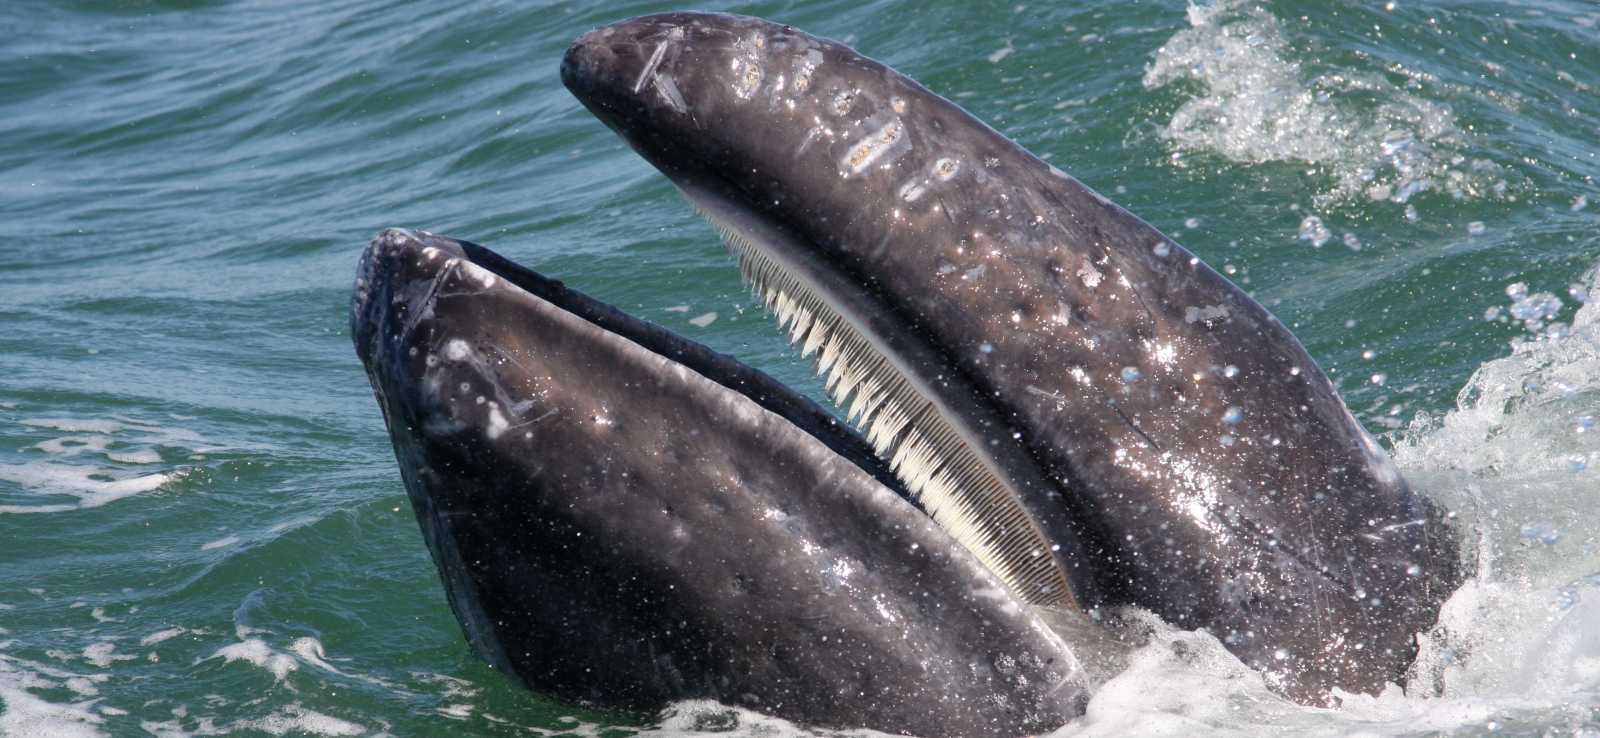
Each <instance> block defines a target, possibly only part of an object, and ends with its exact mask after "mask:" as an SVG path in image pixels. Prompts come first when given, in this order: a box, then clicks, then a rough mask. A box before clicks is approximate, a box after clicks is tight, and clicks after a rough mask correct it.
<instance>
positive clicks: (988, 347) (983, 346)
mask: <svg viewBox="0 0 1600 738" xmlns="http://www.w3.org/2000/svg"><path fill="white" fill-rule="evenodd" d="M978 350H979V351H982V352H984V353H986V354H989V353H994V344H992V343H989V342H988V341H984V342H983V343H980V344H978Z"/></svg>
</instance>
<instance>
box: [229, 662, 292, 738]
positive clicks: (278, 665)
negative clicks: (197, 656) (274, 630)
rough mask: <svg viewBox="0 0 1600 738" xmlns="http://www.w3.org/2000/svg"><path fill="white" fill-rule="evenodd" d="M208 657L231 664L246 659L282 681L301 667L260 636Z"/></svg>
mask: <svg viewBox="0 0 1600 738" xmlns="http://www.w3.org/2000/svg"><path fill="white" fill-rule="evenodd" d="M208 658H211V659H215V658H221V659H225V660H226V661H227V663H230V664H231V663H233V662H235V661H244V662H246V663H249V664H253V665H255V666H258V667H260V668H262V669H266V670H267V671H269V672H272V676H273V678H274V679H276V680H277V681H280V682H281V681H283V679H284V677H287V676H289V672H291V671H294V670H295V669H298V668H300V665H299V664H298V663H296V662H295V660H294V658H293V657H291V656H289V655H288V654H283V653H279V652H277V651H274V650H272V647H271V646H268V645H267V642H266V641H263V640H261V639H260V638H248V639H245V640H243V641H240V642H238V643H232V644H229V645H226V646H223V647H222V648H219V649H217V651H216V653H213V654H211V656H209V657H208ZM278 735H281V734H278Z"/></svg>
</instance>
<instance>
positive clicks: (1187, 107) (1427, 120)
mask: <svg viewBox="0 0 1600 738" xmlns="http://www.w3.org/2000/svg"><path fill="white" fill-rule="evenodd" d="M1188 20H1189V25H1190V27H1189V28H1187V29H1185V30H1182V31H1179V32H1178V33H1177V34H1175V35H1173V36H1172V37H1171V38H1170V39H1168V40H1167V42H1166V43H1165V44H1163V45H1162V46H1161V48H1159V49H1157V50H1156V53H1155V57H1154V59H1153V60H1152V61H1151V63H1150V64H1149V66H1148V67H1147V68H1146V70H1145V74H1144V80H1143V82H1144V86H1145V88H1146V89H1160V88H1169V87H1170V88H1172V89H1173V90H1175V91H1180V92H1179V93H1178V94H1180V95H1182V96H1183V98H1184V99H1183V101H1182V102H1181V103H1180V104H1179V105H1178V107H1177V109H1176V110H1174V111H1173V112H1172V114H1171V118H1170V119H1169V120H1168V121H1167V123H1166V124H1165V125H1164V126H1163V127H1161V129H1160V135H1161V136H1162V137H1163V138H1165V139H1166V140H1167V141H1168V142H1169V143H1170V144H1171V145H1172V146H1173V147H1174V149H1175V150H1176V151H1175V152H1174V161H1176V162H1180V164H1181V162H1183V161H1184V156H1185V155H1187V154H1190V153H1205V154H1213V155H1217V156H1221V157H1224V158H1226V159H1228V160H1230V161H1234V162H1238V163H1241V164H1265V163H1269V162H1276V163H1293V164H1302V165H1310V167H1309V169H1310V172H1311V173H1314V174H1316V175H1318V176H1321V177H1325V178H1326V180H1327V182H1328V183H1327V185H1326V186H1325V187H1324V188H1323V189H1322V190H1321V191H1320V192H1319V193H1318V194H1317V195H1316V196H1315V197H1314V198H1313V204H1314V206H1315V207H1317V208H1319V209H1325V208H1330V207H1333V206H1336V205H1338V204H1341V203H1349V202H1359V201H1362V200H1371V201H1387V202H1390V203H1394V204H1396V205H1407V204H1408V201H1410V200H1411V198H1412V197H1414V196H1416V195H1417V194H1419V193H1422V192H1425V191H1430V190H1437V191H1441V192H1446V193H1448V194H1450V195H1451V196H1452V197H1455V198H1457V199H1468V198H1478V197H1484V196H1488V195H1490V194H1494V195H1503V194H1504V193H1505V186H1504V184H1503V181H1504V175H1503V173H1502V172H1501V167H1499V166H1498V165H1496V164H1494V163H1493V162H1490V161H1487V160H1484V159H1473V158H1469V156H1468V155H1467V134H1466V133H1464V132H1463V131H1462V129H1461V126H1460V125H1459V124H1458V123H1457V119H1456V116H1455V114H1454V113H1453V112H1452V111H1451V109H1450V107H1449V106H1448V105H1445V104H1443V103H1440V102H1436V101H1434V100H1430V99H1427V98H1425V97H1423V96H1421V95H1420V94H1414V92H1413V90H1412V89H1411V88H1410V86H1407V87H1401V86H1398V85H1397V84H1395V83H1394V82H1391V81H1389V79H1388V78H1386V77H1385V75H1384V74H1383V71H1384V70H1382V69H1379V68H1377V66H1376V64H1375V65H1374V68H1372V69H1350V68H1330V69H1327V70H1324V71H1318V70H1317V69H1316V67H1317V66H1318V61H1317V60H1315V59H1312V58H1308V57H1307V56H1306V54H1305V51H1304V49H1305V43H1304V38H1302V36H1303V35H1304V34H1302V33H1300V32H1298V29H1286V28H1285V22H1284V21H1281V20H1279V18H1278V17H1277V16H1274V15H1273V14H1272V13H1270V12H1269V11H1267V10H1266V9H1265V8H1263V7H1261V6H1259V5H1256V4H1249V3H1245V2H1242V1H1239V0H1220V1H1219V2H1216V3H1214V4H1208V5H1195V4H1191V5H1190V6H1189V8H1188ZM1193 90H1198V91H1194V92H1191V91H1193ZM1497 186H1498V187H1499V188H1500V189H1498V190H1497V189H1496V187H1497ZM1407 212H1408V213H1410V212H1415V211H1414V209H1413V210H1410V211H1407ZM1308 220H1311V219H1308ZM1320 224H1321V221H1320V220H1317V221H1315V223H1313V224H1310V225H1308V224H1307V223H1304V222H1303V223H1302V224H1301V231H1300V233H1301V238H1303V239H1305V240H1308V241H1311V242H1312V243H1313V244H1314V245H1321V244H1322V243H1325V242H1326V241H1327V240H1328V238H1330V237H1331V234H1328V233H1326V231H1325V229H1321V227H1320Z"/></svg>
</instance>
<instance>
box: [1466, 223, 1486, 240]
mask: <svg viewBox="0 0 1600 738" xmlns="http://www.w3.org/2000/svg"><path fill="white" fill-rule="evenodd" d="M1485 230H1487V229H1486V228H1485V227H1484V225H1483V221H1481V220H1475V221H1472V222H1471V223H1468V224H1467V235H1470V236H1481V235H1483V232H1484V231H1485Z"/></svg>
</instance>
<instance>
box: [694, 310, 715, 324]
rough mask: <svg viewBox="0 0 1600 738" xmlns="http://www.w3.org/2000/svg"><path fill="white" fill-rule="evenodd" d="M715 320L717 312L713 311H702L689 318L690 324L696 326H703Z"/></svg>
mask: <svg viewBox="0 0 1600 738" xmlns="http://www.w3.org/2000/svg"><path fill="white" fill-rule="evenodd" d="M715 322H717V314H716V313H714V312H711V313H704V314H702V315H698V316H695V317H693V318H690V319H689V323H690V325H693V326H694V327H696V328H705V327H707V326H709V325H711V324H712V323H715Z"/></svg>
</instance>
